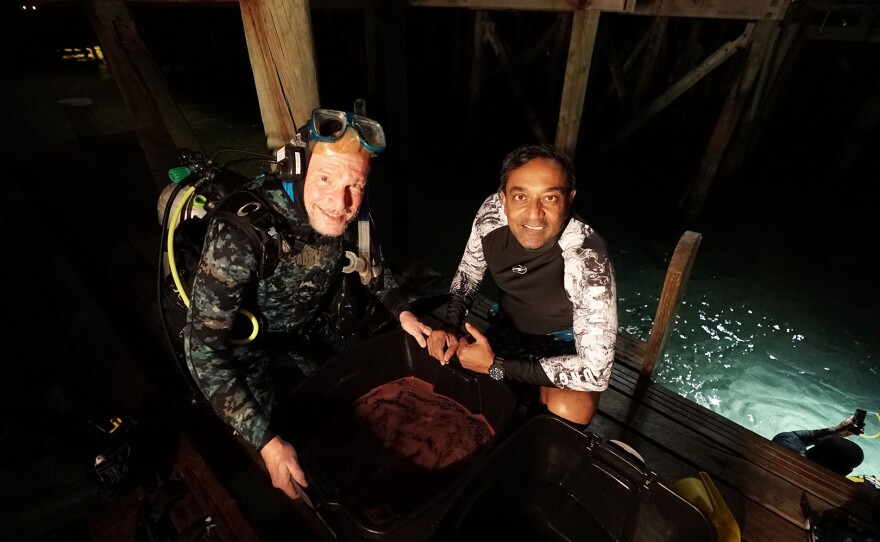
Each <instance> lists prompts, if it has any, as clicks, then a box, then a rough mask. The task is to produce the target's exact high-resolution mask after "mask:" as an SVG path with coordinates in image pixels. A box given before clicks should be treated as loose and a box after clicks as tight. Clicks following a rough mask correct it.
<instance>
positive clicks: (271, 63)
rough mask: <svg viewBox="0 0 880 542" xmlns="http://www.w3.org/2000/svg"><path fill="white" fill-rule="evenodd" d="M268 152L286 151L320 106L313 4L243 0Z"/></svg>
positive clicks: (244, 24)
mask: <svg viewBox="0 0 880 542" xmlns="http://www.w3.org/2000/svg"><path fill="white" fill-rule="evenodd" d="M239 5H240V7H241V20H242V24H243V26H244V35H245V39H246V41H247V48H248V55H249V56H250V60H251V69H252V70H253V72H254V83H255V86H256V89H257V99H258V100H259V101H260V115H261V117H262V118H263V130H264V132H265V133H266V146H267V149H269V150H273V149H278V148H280V147H282V146H283V145H284V144H285V143H287V142H288V141H289V140H290V139H291V138H292V137H293V135H294V134H295V133H296V129H297V128H299V127H300V126H301V125H302V124H304V123H305V122H306V121H308V119H309V116H310V115H311V112H312V109H314V108H316V107H318V106H319V105H320V100H319V94H318V74H317V69H316V68H315V46H314V40H313V39H312V25H311V19H310V14H309V3H308V2H307V1H305V0H241V1H240V2H239Z"/></svg>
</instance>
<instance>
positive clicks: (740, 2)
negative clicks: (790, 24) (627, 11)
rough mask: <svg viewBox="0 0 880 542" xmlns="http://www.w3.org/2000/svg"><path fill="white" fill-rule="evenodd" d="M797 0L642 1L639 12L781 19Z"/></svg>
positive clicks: (674, 15)
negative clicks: (794, 0)
mask: <svg viewBox="0 0 880 542" xmlns="http://www.w3.org/2000/svg"><path fill="white" fill-rule="evenodd" d="M792 1H793V0H700V1H698V2H697V1H694V0H638V1H637V2H636V5H635V9H634V10H633V13H634V14H635V15H654V16H665V17H700V18H705V19H744V20H750V21H751V20H780V19H782V18H783V17H784V16H785V12H786V11H787V10H788V7H789V6H790V5H791V3H792Z"/></svg>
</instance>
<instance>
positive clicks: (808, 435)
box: [792, 427, 833, 447]
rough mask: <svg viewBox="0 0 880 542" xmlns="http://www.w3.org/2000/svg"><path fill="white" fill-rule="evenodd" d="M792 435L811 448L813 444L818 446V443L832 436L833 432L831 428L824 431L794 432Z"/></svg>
mask: <svg viewBox="0 0 880 542" xmlns="http://www.w3.org/2000/svg"><path fill="white" fill-rule="evenodd" d="M792 433H793V434H794V435H795V436H796V437H797V438H799V439H801V442H803V443H804V446H805V447H810V446H812V445H813V444H816V441H817V440H819V439H820V438H822V437H827V436H828V435H831V434H832V433H833V432H832V431H831V429H829V428H827V427H826V428H824V429H807V430H803V431H792Z"/></svg>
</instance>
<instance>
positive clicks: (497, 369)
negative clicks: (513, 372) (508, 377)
mask: <svg viewBox="0 0 880 542" xmlns="http://www.w3.org/2000/svg"><path fill="white" fill-rule="evenodd" d="M489 377H491V378H492V379H493V380H504V367H502V366H501V365H498V364H496V363H493V364H492V365H491V366H490V367H489Z"/></svg>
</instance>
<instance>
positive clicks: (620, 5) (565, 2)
mask: <svg viewBox="0 0 880 542" xmlns="http://www.w3.org/2000/svg"><path fill="white" fill-rule="evenodd" d="M407 3H408V4H409V5H411V6H415V7H431V8H466V9H487V10H492V9H499V10H500V9H503V10H525V11H582V10H600V11H619V12H625V11H626V10H627V9H632V8H631V7H629V6H627V2H626V0H579V1H577V2H572V1H570V0H409V1H408V2H407Z"/></svg>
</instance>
